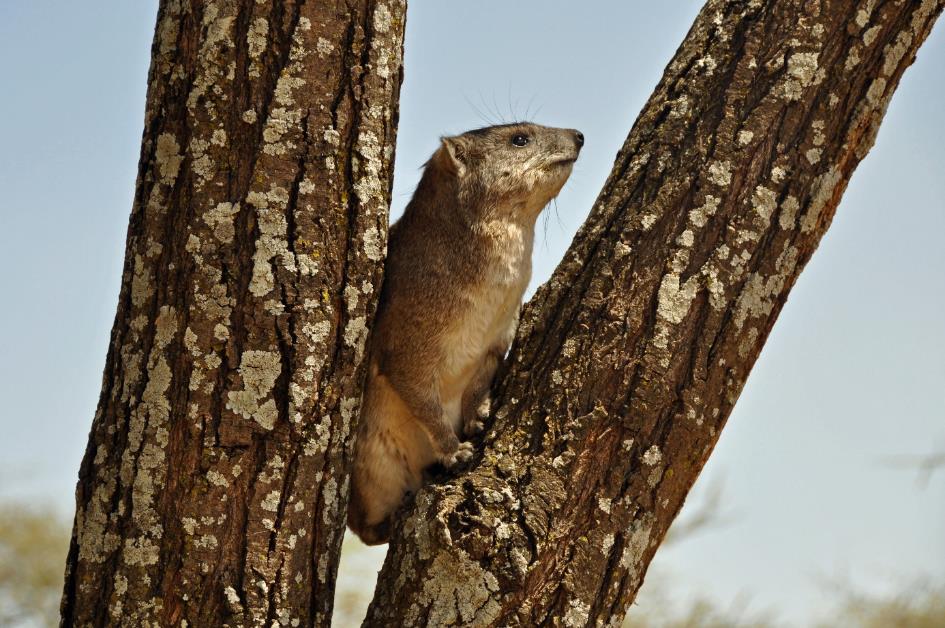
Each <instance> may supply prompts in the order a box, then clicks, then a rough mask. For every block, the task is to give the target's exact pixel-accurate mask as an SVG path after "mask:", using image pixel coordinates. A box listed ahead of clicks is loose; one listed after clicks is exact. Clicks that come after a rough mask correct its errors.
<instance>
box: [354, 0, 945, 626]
mask: <svg viewBox="0 0 945 628" xmlns="http://www.w3.org/2000/svg"><path fill="white" fill-rule="evenodd" d="M943 1H945V0H923V1H920V0H886V1H882V0H879V1H877V0H860V1H855V0H842V1H841V0H822V1H820V2H812V1H809V0H803V1H802V0H750V1H749V0H710V1H709V2H708V3H707V4H706V6H705V8H704V9H703V10H702V12H701V13H700V15H699V16H698V18H697V20H696V23H695V25H694V26H693V28H692V30H691V31H690V32H689V35H688V36H687V37H686V40H685V41H684V42H683V44H682V46H681V47H680V49H679V51H678V52H677V53H676V56H675V58H674V59H673V61H672V62H671V63H670V64H669V66H668V68H667V69H666V73H665V75H664V77H663V79H662V81H661V82H660V84H659V86H658V87H657V89H656V92H655V93H654V94H653V96H652V97H651V99H650V101H649V103H648V104H647V105H646V107H645V108H644V110H643V112H642V113H641V115H640V117H639V119H638V120H637V123H636V125H635V126H634V128H633V130H632V131H631V132H630V135H629V137H628V138H627V141H626V143H625V144H624V146H623V148H622V149H621V151H620V153H619V154H618V156H617V161H616V164H615V166H614V170H613V173H612V174H611V176H610V178H609V179H608V181H607V183H606V185H605V187H604V189H603V191H602V193H601V195H600V197H599V198H598V200H597V203H596V204H595V206H594V208H593V210H592V211H591V214H590V217H589V218H588V220H587V222H586V223H585V224H584V226H583V227H582V228H581V230H580V232H579V233H578V235H577V237H576V238H575V240H574V242H573V244H572V245H571V248H570V250H569V251H568V252H567V254H566V255H565V258H564V261H563V262H562V263H561V265H560V266H559V267H558V269H557V270H556V271H555V273H554V275H553V277H552V278H551V280H550V281H549V282H548V283H547V284H545V285H544V286H543V287H542V288H541V289H540V290H539V291H538V293H537V294H536V296H535V298H534V299H533V300H532V301H531V303H529V305H528V307H527V308H526V310H525V312H524V315H523V317H522V324H521V327H520V329H519V333H518V338H517V340H516V342H515V345H514V346H513V348H512V351H511V355H510V360H509V362H508V366H507V369H506V372H505V373H504V376H503V377H501V379H500V382H499V384H498V385H497V389H496V395H497V401H496V403H495V404H494V405H493V408H494V410H495V412H494V414H495V424H494V426H493V427H492V429H491V431H490V432H489V434H488V436H487V437H486V442H485V446H484V451H482V452H481V455H480V456H479V457H478V458H477V460H476V463H475V466H474V468H473V469H472V470H470V471H468V472H466V473H463V474H461V475H459V476H457V477H455V478H453V479H452V480H450V481H447V482H445V483H441V484H439V485H435V486H431V487H428V488H426V489H424V490H422V491H421V492H420V493H419V495H418V497H417V498H416V500H415V502H414V503H413V505H412V506H411V507H410V509H409V513H408V516H406V518H405V519H403V520H402V522H401V525H400V526H399V529H398V530H397V533H396V534H395V537H394V540H393V543H392V545H391V550H390V552H389V553H388V557H387V561H386V563H385V565H384V568H383V571H382V572H381V574H380V578H379V582H378V589H377V591H376V594H375V598H374V601H373V603H372V605H371V608H370V610H369V613H368V618H367V620H366V625H369V626H395V625H396V626H446V625H468V626H487V625H489V626H492V625H494V626H539V625H564V626H585V625H587V626H594V625H601V624H605V623H609V624H610V625H619V623H620V622H621V621H622V619H623V616H624V614H625V612H626V610H627V608H628V606H629V604H630V603H631V601H632V600H633V598H634V596H635V595H636V592H637V589H638V588H639V586H640V584H641V582H642V579H643V575H644V573H645V572H646V569H647V566H648V564H649V562H650V560H651V558H652V557H653V554H654V552H655V551H656V548H657V547H658V546H659V544H660V542H661V540H662V539H663V536H664V535H665V533H666V531H667V528H668V527H669V525H670V523H671V522H672V521H673V518H674V517H675V516H676V514H677V513H678V512H679V509H680V507H681V506H682V504H683V501H684V500H685V497H686V494H687V493H688V491H689V489H690V488H691V486H692V484H693V482H694V481H695V479H696V477H697V476H698V474H699V471H700V470H701V469H702V466H703V465H704V463H705V462H706V459H707V458H708V456H709V454H710V453H711V451H712V448H713V447H714V445H715V443H716V441H717V439H718V436H719V432H720V431H721V429H722V427H723V426H724V424H725V420H726V419H727V417H728V415H729V412H730V411H731V409H732V406H733V405H734V403H735V401H736V399H737V398H738V395H739V393H740V391H741V390H742V386H743V384H744V382H745V378H746V377H747V376H748V372H749V370H750V369H751V366H752V365H753V364H754V362H755V359H756V358H757V356H758V353H759V351H760V350H761V347H762V345H763V344H764V341H765V339H766V338H767V336H768V333H769V332H770V330H771V327H772V325H773V324H774V321H775V319H776V318H777V315H778V313H779V312H780V310H781V307H782V306H783V304H784V302H785V299H786V298H787V295H788V292H789V291H790V289H791V287H792V286H793V285H794V282H795V280H796V279H797V276H798V274H799V273H800V272H801V269H802V268H803V267H804V265H805V264H806V263H807V261H808V260H809V259H810V256H811V254H812V253H813V252H814V249H815V248H816V247H817V244H818V242H819V241H820V239H821V237H822V236H823V234H824V232H825V231H826V230H827V227H828V226H829V225H830V222H831V219H832V217H833V215H834V210H835V209H836V207H837V203H839V201H840V197H841V196H842V194H843V191H844V189H845V187H846V185H847V181H848V180H849V178H850V176H851V175H852V173H853V170H854V168H855V167H856V165H857V164H858V163H859V162H860V160H861V159H862V158H863V157H864V156H865V155H866V153H867V151H869V149H870V147H871V146H872V144H873V141H874V138H875V137H876V133H877V131H878V129H879V125H880V122H881V120H882V118H883V115H884V113H885V110H886V106H887V104H888V103H889V99H890V97H891V96H892V94H893V91H894V90H895V88H896V86H897V85H898V83H899V79H900V78H901V76H902V73H903V71H904V70H905V69H906V67H908V66H909V65H910V64H911V63H912V61H913V58H914V55H915V53H916V50H917V49H918V48H919V46H920V45H921V44H922V42H923V40H924V39H925V38H926V36H927V35H928V33H929V30H930V29H931V27H932V24H933V23H934V21H935V19H936V18H937V16H938V15H939V13H940V12H941V11H942V5H943ZM626 67H627V68H628V70H629V69H630V68H632V67H633V64H627V66H626ZM626 80H633V77H632V75H631V73H629V71H628V77H627V79H626Z"/></svg>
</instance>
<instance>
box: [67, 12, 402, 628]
mask: <svg viewBox="0 0 945 628" xmlns="http://www.w3.org/2000/svg"><path fill="white" fill-rule="evenodd" d="M405 4H406V3H405V0H387V1H385V2H375V1H368V0H360V1H357V0H349V1H347V2H302V1H296V2H293V1H286V2H279V1H273V0H239V1H237V0H227V1H224V0H218V1H208V2H184V1H181V0H162V2H161V4H160V8H159V11H158V18H157V27H156V32H155V39H154V45H153V48H152V64H151V70H150V73H149V77H148V97H147V106H146V112H145V124H144V134H143V139H142V150H141V162H140V168H139V176H138V182H137V187H136V192H135V198H134V205H133V208H132V213H131V220H130V225H129V228H128V239H127V249H126V257H125V270H124V275H123V278H122V286H121V293H120V296H119V303H118V312H117V315H116V317H115V324H114V328H113V331H112V337H111V344H110V347H109V352H108V358H107V362H106V366H105V374H104V379H103V384H102V394H101V399H100V401H99V406H98V410H97V412H96V415H95V420H94V422H93V425H92V429H91V434H90V437H89V444H88V448H87V450H86V454H85V459H84V460H83V462H82V467H81V470H80V474H79V483H78V487H77V489H76V506H77V509H76V517H75V527H74V531H73V536H72V546H71V549H70V552H69V558H68V566H67V573H66V583H65V591H64V595H63V601H62V623H63V625H89V626H93V625H94V626H101V625H108V624H119V623H121V624H123V625H131V626H141V625H162V626H186V625H190V626H218V625H221V624H229V625H234V626H244V625H247V626H248V625H266V626H270V625H277V624H276V622H278V624H281V625H285V626H289V625H299V624H302V625H311V624H317V625H327V624H328V623H329V618H330V614H331V607H332V598H333V590H334V578H335V572H336V568H337V561H338V556H339V552H340V543H341V538H342V534H343V531H344V521H345V504H346V499H347V490H348V486H347V480H346V479H345V478H346V477H347V469H348V462H349V455H350V446H351V435H352V427H353V426H352V419H353V418H354V417H356V416H357V413H358V404H359V398H360V387H361V381H362V375H363V365H362V355H363V348H364V342H365V339H366V335H367V331H368V328H369V325H370V322H371V319H372V316H373V311H374V305H375V302H376V299H375V297H374V295H375V294H376V293H377V290H378V288H379V283H380V279H381V271H382V260H383V257H384V248H385V247H384V243H385V241H386V233H387V211H388V203H389V198H390V180H391V172H392V163H393V154H394V141H395V131H396V121H397V102H398V96H399V89H400V83H401V77H402V72H401V60H402V45H403V32H404V19H405V15H404V12H405Z"/></svg>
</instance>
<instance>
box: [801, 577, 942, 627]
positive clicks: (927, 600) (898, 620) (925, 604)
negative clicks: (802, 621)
mask: <svg viewBox="0 0 945 628" xmlns="http://www.w3.org/2000/svg"><path fill="white" fill-rule="evenodd" d="M843 597H844V601H843V602H842V603H841V604H840V605H839V607H838V609H837V611H836V613H835V615H834V617H832V618H831V619H830V620H829V621H826V622H821V624H820V626H821V628H833V627H834V626H851V627H853V628H943V627H945V583H937V584H933V583H930V582H917V583H915V584H913V585H912V586H909V587H908V588H906V589H904V590H902V591H899V592H897V593H895V594H893V595H885V596H884V595H866V594H863V593H860V592H856V591H849V590H848V591H846V592H845V593H844V594H843Z"/></svg>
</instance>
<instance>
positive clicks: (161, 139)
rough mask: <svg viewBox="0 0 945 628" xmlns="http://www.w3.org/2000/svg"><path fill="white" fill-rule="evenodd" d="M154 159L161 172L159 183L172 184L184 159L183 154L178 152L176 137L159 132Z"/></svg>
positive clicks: (178, 146)
mask: <svg viewBox="0 0 945 628" xmlns="http://www.w3.org/2000/svg"><path fill="white" fill-rule="evenodd" d="M154 159H155V162H156V164H157V168H158V170H159V171H160V173H161V183H163V184H165V185H173V184H174V180H175V179H176V178H177V173H178V171H179V170H180V164H181V162H182V161H183V160H184V156H183V155H181V154H180V145H179V144H178V143H177V138H175V137H174V136H173V135H171V134H170V133H161V134H160V135H159V136H158V139H157V149H156V151H155V153H154Z"/></svg>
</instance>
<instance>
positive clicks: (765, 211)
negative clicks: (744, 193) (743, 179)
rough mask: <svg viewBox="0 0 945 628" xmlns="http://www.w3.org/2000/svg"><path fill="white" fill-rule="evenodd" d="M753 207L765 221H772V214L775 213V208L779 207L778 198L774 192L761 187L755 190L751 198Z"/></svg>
mask: <svg viewBox="0 0 945 628" xmlns="http://www.w3.org/2000/svg"><path fill="white" fill-rule="evenodd" d="M751 200H752V206H753V209H754V210H755V212H756V213H757V214H758V215H759V216H761V217H762V218H763V219H764V220H765V221H768V220H770V219H771V214H773V213H774V210H775V208H776V207H777V196H776V195H775V193H774V191H773V190H769V189H768V188H766V187H764V186H763V185H759V186H757V187H756V188H755V192H754V194H753V195H752V197H751Z"/></svg>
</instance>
